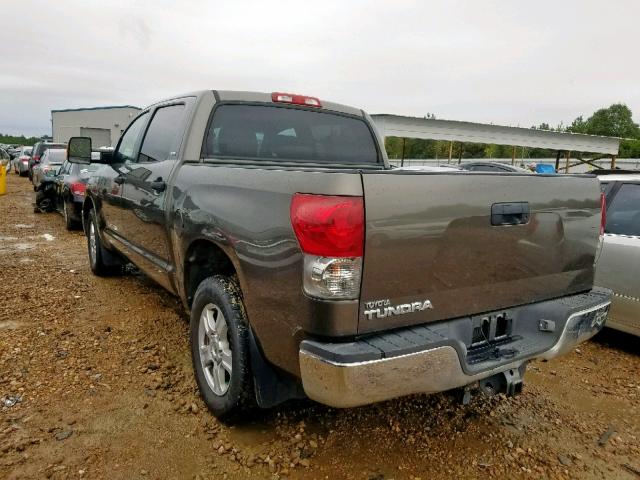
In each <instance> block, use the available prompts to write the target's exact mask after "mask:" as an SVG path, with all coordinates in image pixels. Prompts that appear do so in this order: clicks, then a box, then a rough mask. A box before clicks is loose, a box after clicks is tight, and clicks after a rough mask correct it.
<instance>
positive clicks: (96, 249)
mask: <svg viewBox="0 0 640 480" xmlns="http://www.w3.org/2000/svg"><path fill="white" fill-rule="evenodd" d="M87 249H88V253H89V267H91V271H92V272H93V273H94V274H95V275H98V276H99V277H107V276H112V275H122V273H123V272H124V267H125V264H126V263H125V262H124V261H123V260H122V259H121V258H120V257H119V256H118V255H117V254H116V253H113V252H110V251H109V250H107V249H106V248H105V247H104V246H103V245H102V240H100V235H99V234H98V220H97V218H96V211H95V210H91V212H89V228H88V232H87Z"/></svg>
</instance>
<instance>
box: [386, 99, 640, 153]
mask: <svg viewBox="0 0 640 480" xmlns="http://www.w3.org/2000/svg"><path fill="white" fill-rule="evenodd" d="M425 118H436V117H435V115H434V114H432V113H428V114H427V115H426V116H425ZM531 128H533V129H540V130H550V131H554V132H566V133H584V134H588V135H603V136H607V137H620V138H622V139H623V140H622V141H621V142H620V152H619V155H618V158H640V127H639V126H638V124H637V123H635V122H634V121H633V114H632V112H631V109H630V108H629V107H627V106H626V105H624V104H622V103H614V104H613V105H611V106H609V107H607V108H601V109H599V110H597V111H595V112H594V113H593V114H592V115H591V116H590V117H588V118H587V119H586V120H585V119H584V117H583V116H582V115H581V116H579V117H577V118H576V119H575V120H573V122H571V124H570V125H564V124H563V123H560V125H558V126H556V127H550V126H549V124H548V123H541V124H540V125H538V126H535V125H534V126H532V127H531ZM385 147H386V150H387V154H388V155H389V158H392V159H398V158H425V159H427V158H428V159H431V158H440V159H448V158H449V154H450V153H451V157H452V158H454V159H459V158H470V159H471V158H512V156H514V154H515V157H516V158H517V159H521V158H525V159H527V158H532V159H535V158H553V157H555V156H556V154H557V152H556V150H551V149H545V148H529V147H515V151H514V147H512V146H509V145H488V144H483V143H467V142H464V143H463V142H453V143H451V142H449V141H447V140H423V139H419V138H406V139H403V138H398V137H387V138H386V139H385ZM572 155H573V156H575V157H581V156H583V155H584V156H586V157H589V154H588V152H585V153H584V154H583V152H572Z"/></svg>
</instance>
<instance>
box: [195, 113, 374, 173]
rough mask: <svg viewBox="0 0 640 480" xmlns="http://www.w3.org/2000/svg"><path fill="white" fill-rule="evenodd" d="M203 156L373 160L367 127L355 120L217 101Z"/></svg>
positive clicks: (328, 160) (342, 116)
mask: <svg viewBox="0 0 640 480" xmlns="http://www.w3.org/2000/svg"><path fill="white" fill-rule="evenodd" d="M205 156H207V157H216V158H239V159H250V160H252V159H257V160H260V161H265V162H266V161H270V160H271V161H283V160H285V161H298V162H313V163H337V164H343V163H352V164H366V163H377V162H378V153H377V150H376V146H375V142H374V139H373V135H372V134H371V131H370V130H369V128H368V127H367V124H366V123H365V122H364V121H363V120H362V119H359V118H355V117H350V116H345V115H339V114H334V113H327V112H323V111H312V110H306V109H305V110H303V109H298V108H284V107H272V106H261V105H221V106H220V107H218V108H217V109H216V111H215V114H214V116H213V121H212V122H211V126H210V127H209V131H208V134H207V142H206V146H205Z"/></svg>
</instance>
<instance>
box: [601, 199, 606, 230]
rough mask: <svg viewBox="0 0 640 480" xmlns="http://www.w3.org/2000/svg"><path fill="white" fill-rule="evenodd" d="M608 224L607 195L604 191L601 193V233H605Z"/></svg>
mask: <svg viewBox="0 0 640 480" xmlns="http://www.w3.org/2000/svg"><path fill="white" fill-rule="evenodd" d="M606 226H607V197H606V196H605V194H604V193H601V194H600V235H604V229H605V227H606Z"/></svg>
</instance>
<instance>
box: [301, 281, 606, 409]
mask: <svg viewBox="0 0 640 480" xmlns="http://www.w3.org/2000/svg"><path fill="white" fill-rule="evenodd" d="M610 303H611V292H610V291H609V290H605V289H594V290H592V291H591V292H589V293H587V294H580V295H573V296H571V297H565V298H562V299H557V300H551V301H546V302H540V303H537V304H533V305H527V306H524V307H518V308H516V309H511V311H510V312H509V315H511V316H512V318H513V319H514V323H515V324H517V323H520V325H516V328H514V335H512V336H511V337H512V338H510V339H502V340H500V341H497V342H496V343H495V344H493V345H486V346H485V347H482V348H481V349H480V350H482V351H483V355H482V357H481V359H480V360H478V354H477V353H475V351H477V350H478V348H475V349H474V348H473V347H471V348H470V347H467V346H466V345H465V343H464V338H463V337H464V335H460V334H459V332H460V331H461V330H463V329H462V328H461V326H464V325H465V322H468V323H469V326H470V327H471V325H472V324H473V323H472V318H471V317H470V318H467V319H456V320H452V321H448V322H440V324H439V325H434V326H422V327H415V328H410V329H402V330H395V331H393V332H389V333H385V334H382V335H377V336H375V338H364V339H361V340H358V341H355V342H349V343H320V342H315V341H308V340H307V341H304V342H302V344H301V346H300V353H299V359H300V371H301V377H302V384H303V387H304V390H305V393H306V394H307V396H309V398H311V399H313V400H316V401H318V402H320V403H323V404H326V405H330V406H333V407H354V406H358V405H366V404H370V403H375V402H379V401H383V400H388V399H391V398H396V397H401V396H405V395H411V394H417V393H435V392H442V391H446V390H450V389H453V388H458V387H463V386H466V385H469V384H473V383H475V382H477V381H479V380H482V379H485V378H487V377H491V376H493V375H496V374H499V373H501V372H507V371H510V370H516V369H521V371H523V370H524V368H521V367H523V366H524V365H525V364H526V363H527V362H528V361H530V360H532V359H534V358H545V359H551V358H554V357H557V356H559V355H562V354H564V353H567V352H569V351H571V349H572V348H574V347H575V346H576V345H578V344H579V343H581V342H584V341H585V340H587V339H589V338H591V337H592V336H593V335H595V334H596V333H597V332H598V331H600V329H601V328H602V326H603V324H604V322H605V319H606V315H607V312H608V309H609V305H610ZM550 325H553V326H554V328H553V330H551V329H550ZM445 332H449V333H450V335H449V336H447V335H446V334H445ZM376 350H377V351H376ZM486 352H490V353H489V354H486ZM501 352H503V353H504V352H507V353H508V355H506V354H501ZM494 353H495V355H494Z"/></svg>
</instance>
